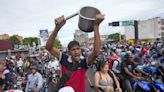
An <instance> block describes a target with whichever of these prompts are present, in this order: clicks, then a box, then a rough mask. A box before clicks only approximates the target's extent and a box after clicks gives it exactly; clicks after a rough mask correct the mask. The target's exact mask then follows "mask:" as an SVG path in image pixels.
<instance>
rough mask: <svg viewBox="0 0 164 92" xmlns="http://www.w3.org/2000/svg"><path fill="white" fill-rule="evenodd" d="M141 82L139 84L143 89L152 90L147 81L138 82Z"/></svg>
mask: <svg viewBox="0 0 164 92" xmlns="http://www.w3.org/2000/svg"><path fill="white" fill-rule="evenodd" d="M138 84H139V86H140V87H141V88H142V89H144V90H146V91H149V90H151V88H150V87H149V85H148V84H147V83H146V82H145V83H144V82H140V83H138Z"/></svg>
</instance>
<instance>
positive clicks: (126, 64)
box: [121, 61, 135, 79]
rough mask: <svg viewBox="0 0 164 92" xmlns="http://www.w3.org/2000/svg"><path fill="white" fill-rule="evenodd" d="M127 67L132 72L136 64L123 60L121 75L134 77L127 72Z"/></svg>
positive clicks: (126, 77) (129, 77) (128, 77)
mask: <svg viewBox="0 0 164 92" xmlns="http://www.w3.org/2000/svg"><path fill="white" fill-rule="evenodd" d="M125 67H127V68H128V70H129V71H130V72H131V73H132V72H133V70H134V68H135V65H134V64H133V63H131V64H130V63H127V62H126V61H123V62H122V63H121V75H123V77H124V78H125V79H131V78H133V77H132V76H130V75H129V74H127V73H126V72H125V70H124V68H125Z"/></svg>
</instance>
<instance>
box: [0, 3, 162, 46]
mask: <svg viewBox="0 0 164 92" xmlns="http://www.w3.org/2000/svg"><path fill="white" fill-rule="evenodd" d="M85 6H91V7H95V8H97V9H99V10H100V11H101V13H102V14H105V20H104V21H103V22H102V23H101V24H100V34H101V35H104V34H112V33H115V32H119V31H121V32H122V33H123V30H124V27H110V26H108V23H109V22H112V21H123V20H146V19H149V18H153V17H157V16H164V0H0V34H4V33H7V34H9V35H13V34H18V35H21V36H23V37H38V36H39V30H42V29H48V31H52V30H53V29H54V27H55V24H54V19H55V18H57V17H59V16H61V15H64V16H65V17H67V16H69V15H71V14H74V13H76V12H79V10H80V9H81V8H82V7H85ZM78 19H79V16H76V17H73V18H71V19H69V20H67V21H66V24H65V25H64V26H63V27H62V29H61V30H60V31H59V34H58V36H59V40H60V41H61V43H62V44H68V42H69V41H71V40H72V39H73V34H74V32H75V30H77V29H79V28H78ZM89 36H90V37H92V36H93V32H91V33H89Z"/></svg>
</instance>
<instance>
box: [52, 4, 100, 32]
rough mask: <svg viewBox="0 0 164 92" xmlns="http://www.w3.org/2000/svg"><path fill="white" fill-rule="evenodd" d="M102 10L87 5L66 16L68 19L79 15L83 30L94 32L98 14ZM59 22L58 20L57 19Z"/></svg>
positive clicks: (79, 24)
mask: <svg viewBox="0 0 164 92" xmlns="http://www.w3.org/2000/svg"><path fill="white" fill-rule="evenodd" d="M100 13H101V12H100V11H99V10H98V9H96V8H94V7H90V6H86V7H83V8H81V9H80V11H79V12H78V13H75V14H72V15H70V16H68V17H66V18H65V20H68V19H70V18H72V17H75V16H76V15H79V22H78V27H79V29H80V30H81V31H83V32H92V31H93V25H94V21H95V18H96V15H97V14H100ZM55 22H56V23H57V21H55Z"/></svg>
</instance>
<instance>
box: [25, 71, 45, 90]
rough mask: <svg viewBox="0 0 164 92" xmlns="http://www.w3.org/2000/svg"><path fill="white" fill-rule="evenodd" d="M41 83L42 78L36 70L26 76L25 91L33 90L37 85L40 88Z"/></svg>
mask: <svg viewBox="0 0 164 92" xmlns="http://www.w3.org/2000/svg"><path fill="white" fill-rule="evenodd" d="M42 85H43V78H42V75H41V74H40V73H38V72H36V73H35V74H34V75H33V74H30V75H29V76H28V80H27V84H26V91H25V92H29V91H33V90H34V88H35V87H37V88H38V89H39V90H40V89H41V88H42Z"/></svg>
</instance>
